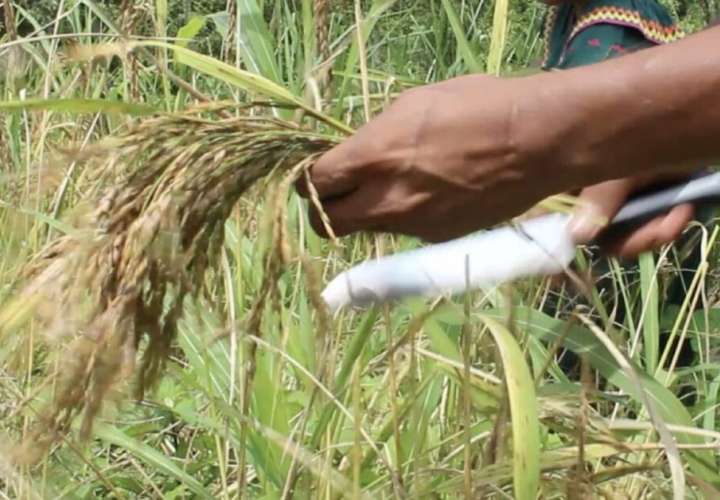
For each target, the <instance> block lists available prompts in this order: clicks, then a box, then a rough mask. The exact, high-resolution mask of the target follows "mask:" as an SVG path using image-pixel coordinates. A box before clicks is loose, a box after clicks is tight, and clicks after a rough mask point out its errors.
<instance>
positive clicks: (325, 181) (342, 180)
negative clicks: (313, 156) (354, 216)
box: [295, 138, 358, 200]
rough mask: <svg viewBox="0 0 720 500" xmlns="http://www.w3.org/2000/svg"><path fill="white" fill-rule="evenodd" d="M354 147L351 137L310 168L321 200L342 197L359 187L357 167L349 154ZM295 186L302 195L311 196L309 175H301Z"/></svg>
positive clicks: (313, 182)
mask: <svg viewBox="0 0 720 500" xmlns="http://www.w3.org/2000/svg"><path fill="white" fill-rule="evenodd" d="M354 147H355V145H354V144H353V139H352V138H350V139H348V140H347V141H346V142H343V143H342V144H340V145H338V146H336V147H335V148H333V149H331V150H330V151H328V152H327V153H325V155H323V156H321V157H320V159H319V160H318V161H317V162H316V163H315V165H313V167H312V169H311V170H310V181H311V182H312V184H313V186H314V187H315V189H316V190H317V194H318V196H319V198H320V199H321V200H325V199H328V198H336V197H342V196H345V195H347V194H349V193H351V192H352V191H354V190H355V189H357V187H358V180H357V178H356V175H355V172H356V169H355V168H354V165H353V162H352V161H350V157H349V154H348V152H350V151H351V150H352V149H353V148H354ZM295 187H296V189H297V191H298V194H299V195H300V196H302V197H303V198H309V197H310V189H309V186H308V185H307V176H303V177H301V178H300V179H299V180H298V182H297V183H296V185H295Z"/></svg>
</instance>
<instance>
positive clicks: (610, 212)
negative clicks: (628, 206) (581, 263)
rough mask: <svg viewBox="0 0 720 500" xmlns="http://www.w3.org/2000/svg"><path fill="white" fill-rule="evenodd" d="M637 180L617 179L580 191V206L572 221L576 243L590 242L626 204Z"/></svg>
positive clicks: (635, 186) (571, 226)
mask: <svg viewBox="0 0 720 500" xmlns="http://www.w3.org/2000/svg"><path fill="white" fill-rule="evenodd" d="M636 188H637V182H636V180H635V179H632V178H625V179H616V180H612V181H606V182H602V183H600V184H595V185H593V186H589V187H586V188H585V189H583V190H582V192H581V193H580V202H581V205H580V208H579V209H578V210H577V211H576V213H575V215H573V217H572V219H571V221H570V233H571V234H572V237H573V239H574V240H575V242H576V243H589V242H590V241H592V240H593V239H595V238H596V237H597V236H598V234H600V232H601V231H602V230H603V229H604V228H605V226H607V225H608V223H609V222H610V221H611V220H612V218H613V217H615V215H616V214H617V213H618V211H619V210H620V209H621V208H622V206H623V205H624V204H625V202H626V201H627V199H628V198H629V197H630V195H631V194H632V192H633V191H634V190H635V189H636Z"/></svg>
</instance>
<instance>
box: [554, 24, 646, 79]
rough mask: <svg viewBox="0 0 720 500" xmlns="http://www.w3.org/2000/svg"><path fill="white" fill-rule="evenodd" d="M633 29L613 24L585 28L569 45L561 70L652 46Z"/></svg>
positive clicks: (560, 65)
mask: <svg viewBox="0 0 720 500" xmlns="http://www.w3.org/2000/svg"><path fill="white" fill-rule="evenodd" d="M654 45H655V43H653V42H651V41H649V40H647V39H646V38H645V37H644V36H643V34H642V33H641V32H640V31H639V30H638V29H635V28H632V27H629V26H622V25H619V24H613V23H599V24H594V25H592V26H588V27H587V28H585V29H584V30H582V31H581V32H580V33H578V34H577V35H575V37H574V38H573V39H572V40H571V42H570V44H569V45H568V47H567V49H566V51H565V55H564V57H563V60H562V61H561V62H560V64H559V66H558V67H559V68H560V69H570V68H575V67H578V66H585V65H587V64H594V63H598V62H602V61H605V60H607V59H611V58H613V57H617V56H622V55H624V54H626V53H628V52H634V51H636V50H641V49H645V48H648V47H652V46H654Z"/></svg>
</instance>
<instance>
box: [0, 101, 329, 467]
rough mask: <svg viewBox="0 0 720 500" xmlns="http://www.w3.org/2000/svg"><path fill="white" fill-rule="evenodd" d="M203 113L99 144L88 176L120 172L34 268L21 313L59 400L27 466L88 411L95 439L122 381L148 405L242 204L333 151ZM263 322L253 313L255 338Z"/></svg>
mask: <svg viewBox="0 0 720 500" xmlns="http://www.w3.org/2000/svg"><path fill="white" fill-rule="evenodd" d="M206 111H208V113H207V114H209V115H210V117H207V115H205V116H204V115H203V114H200V113H198V112H197V111H192V112H185V113H182V114H176V115H160V116H156V117H153V118H150V119H147V120H146V121H143V122H140V123H138V124H137V125H135V126H133V127H132V128H130V129H129V130H128V131H127V132H125V133H123V134H121V135H119V136H117V137H115V138H112V139H109V140H107V141H104V142H103V143H101V144H99V145H97V146H96V147H94V148H93V150H92V152H91V158H90V161H89V165H88V168H89V169H91V170H90V171H91V172H93V173H96V174H97V175H98V176H100V175H105V176H107V175H111V176H112V177H113V179H112V183H111V187H109V188H108V189H105V190H104V191H102V192H101V195H100V196H99V198H98V202H97V205H96V207H95V208H94V210H92V211H91V212H90V213H89V215H88V216H86V219H87V220H86V222H85V223H84V224H83V225H82V227H81V228H80V229H78V230H76V231H73V232H71V233H69V234H66V235H64V236H62V237H60V238H59V239H57V240H55V241H54V242H52V243H51V244H49V245H48V247H47V248H45V249H44V250H43V251H42V252H41V254H40V255H39V256H38V257H37V258H36V259H35V260H34V261H33V262H32V263H31V265H29V266H28V268H27V269H26V270H25V275H26V279H27V282H26V283H25V284H24V288H23V289H22V291H21V292H20V294H19V295H18V299H17V304H20V305H22V306H23V307H26V308H27V307H28V304H31V306H29V309H30V312H31V314H32V315H33V316H34V318H33V319H34V320H36V321H39V322H40V324H41V325H42V327H43V329H44V331H45V332H46V337H47V340H48V341H49V345H50V346H52V347H53V349H51V352H53V353H55V354H56V355H57V356H58V358H59V362H58V363H55V366H58V367H59V368H58V370H57V371H53V372H51V373H50V374H49V375H48V376H49V377H50V378H51V379H52V380H53V382H54V383H55V386H56V391H55V394H54V396H53V399H52V401H51V403H50V404H49V407H48V408H47V410H46V411H44V412H41V415H44V417H43V418H42V421H41V422H39V423H38V424H39V425H37V426H36V428H35V429H34V431H32V432H31V434H30V436H29V439H28V440H27V443H28V446H26V447H25V448H26V449H25V450H24V451H25V453H23V455H24V457H25V459H28V458H29V460H33V459H34V458H37V453H32V450H35V451H36V452H43V451H44V450H46V449H47V447H48V446H49V445H50V444H52V443H53V442H55V441H56V440H57V438H58V437H59V436H62V435H64V434H65V433H66V432H67V431H68V430H69V429H70V425H71V424H72V422H73V421H74V419H75V417H77V416H79V415H80V414H82V417H81V426H80V435H81V437H87V436H89V435H90V433H91V426H92V422H93V419H94V418H95V417H96V416H97V414H98V412H99V411H100V408H101V404H102V402H103V400H104V399H105V398H106V396H107V395H108V394H109V393H111V392H112V391H113V390H115V389H116V388H118V386H119V385H120V384H122V383H124V382H128V381H130V380H131V379H133V378H134V380H135V382H136V391H137V392H136V395H137V397H139V398H141V397H142V395H143V393H144V392H145V390H146V389H148V388H150V387H151V386H152V384H153V383H154V382H155V381H156V380H157V379H158V377H159V376H160V375H161V374H162V371H163V367H164V365H165V362H166V360H167V357H168V355H169V352H170V349H171V345H172V340H173V339H174V337H175V335H176V333H177V326H178V321H179V320H180V319H181V317H182V314H183V301H184V299H185V298H186V297H188V296H193V295H197V294H199V293H200V292H201V291H202V287H203V280H204V277H205V274H206V271H207V270H208V269H210V268H211V267H212V266H213V263H214V262H216V261H217V262H219V259H216V257H217V256H218V254H219V251H220V249H221V247H222V244H223V238H224V224H225V221H226V220H227V219H228V218H229V217H230V214H231V210H232V208H233V206H234V205H235V203H236V202H237V201H238V199H239V198H240V196H241V195H242V194H243V193H244V192H245V191H246V190H247V189H248V188H249V187H250V186H251V185H252V184H253V183H254V182H255V181H257V180H258V179H261V178H263V177H265V176H268V175H269V174H270V173H272V172H274V171H289V170H291V169H292V168H293V167H295V166H298V165H299V166H300V167H301V168H303V167H306V166H308V165H309V164H311V163H312V162H313V161H314V160H315V159H316V158H317V156H318V155H319V154H321V153H322V152H324V151H326V150H327V149H329V148H330V147H331V146H332V145H333V144H334V143H335V140H334V139H333V138H331V137H326V136H321V135H319V134H317V133H311V132H307V131H301V130H300V129H298V128H297V126H296V125H294V124H291V123H289V122H284V121H280V120H277V119H271V118H258V117H249V116H241V117H236V118H218V114H219V112H220V111H222V109H221V108H219V107H217V106H216V107H214V108H206ZM223 116H225V115H223ZM301 168H297V169H296V171H299V170H301ZM86 175H90V174H86ZM281 253H282V252H281ZM274 265H275V264H271V263H269V264H268V267H269V268H273V266H274ZM271 274H275V273H271ZM263 288H264V292H263V294H262V295H263V296H268V295H270V294H272V286H271V285H266V286H265V287H263ZM260 306H261V304H259V303H258V305H257V308H259V307H260ZM15 309H17V307H14V306H12V304H11V306H10V307H6V308H5V310H3V311H2V312H1V314H0V316H8V315H9V316H11V317H12V316H13V314H15V313H14V312H13V311H14V310H15ZM258 318H259V314H258V311H257V310H256V308H254V310H253V312H252V314H250V320H249V321H250V323H251V324H249V325H248V326H249V327H250V329H251V331H256V329H257V327H258V324H257V323H258Z"/></svg>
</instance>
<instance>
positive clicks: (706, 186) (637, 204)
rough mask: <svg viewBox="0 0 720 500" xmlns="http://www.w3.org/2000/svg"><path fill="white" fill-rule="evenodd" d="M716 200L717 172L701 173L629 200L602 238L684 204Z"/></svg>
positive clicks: (719, 184)
mask: <svg viewBox="0 0 720 500" xmlns="http://www.w3.org/2000/svg"><path fill="white" fill-rule="evenodd" d="M719 201H720V172H718V173H712V172H710V173H707V172H706V173H703V174H701V175H699V176H696V177H693V178H691V179H689V180H688V181H686V182H683V183H681V184H674V185H672V186H670V187H667V188H664V189H660V190H657V191H654V192H651V193H648V194H643V195H640V196H637V197H635V198H633V199H632V200H631V201H629V202H628V203H627V204H626V205H625V206H624V207H623V208H622V209H621V210H620V211H619V212H618V214H617V215H616V216H615V218H614V219H613V220H612V222H611V223H610V225H609V226H608V228H607V230H606V231H604V232H603V238H605V237H607V236H608V233H611V234H612V235H615V234H617V233H620V232H623V231H626V230H628V229H629V228H631V227H633V226H637V225H638V224H641V223H643V222H645V221H647V220H649V219H651V218H653V217H655V216H657V215H660V214H662V213H664V212H668V211H669V210H671V209H672V208H674V207H676V206H678V205H682V204H684V203H691V204H693V205H695V207H696V208H700V207H702V206H705V205H709V204H713V203H717V202H719Z"/></svg>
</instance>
